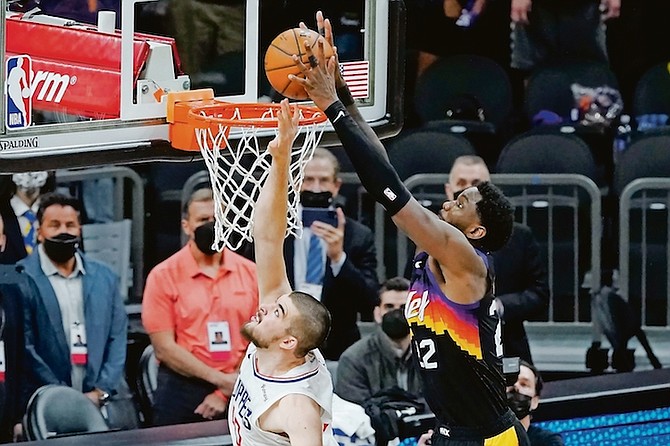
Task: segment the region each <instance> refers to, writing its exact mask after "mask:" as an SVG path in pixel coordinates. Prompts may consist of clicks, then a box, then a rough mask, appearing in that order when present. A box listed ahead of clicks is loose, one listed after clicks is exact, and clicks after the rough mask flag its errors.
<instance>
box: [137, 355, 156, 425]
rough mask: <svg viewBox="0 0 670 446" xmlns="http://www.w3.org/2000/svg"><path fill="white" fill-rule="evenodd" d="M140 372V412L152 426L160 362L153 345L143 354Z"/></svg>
mask: <svg viewBox="0 0 670 446" xmlns="http://www.w3.org/2000/svg"><path fill="white" fill-rule="evenodd" d="M138 372H139V373H138V374H137V383H136V388H137V393H138V397H139V400H140V410H141V411H142V413H143V414H144V422H145V423H147V424H150V423H151V418H152V415H153V406H154V392H155V391H156V388H157V387H158V361H157V360H156V354H155V353H154V347H153V345H151V344H149V345H148V346H147V347H146V348H145V349H144V351H143V352H142V356H140V361H139V371H138Z"/></svg>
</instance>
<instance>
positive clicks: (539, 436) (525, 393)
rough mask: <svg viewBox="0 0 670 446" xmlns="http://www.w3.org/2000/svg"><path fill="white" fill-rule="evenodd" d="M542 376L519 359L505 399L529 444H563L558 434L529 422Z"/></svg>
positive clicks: (538, 395)
mask: <svg viewBox="0 0 670 446" xmlns="http://www.w3.org/2000/svg"><path fill="white" fill-rule="evenodd" d="M542 386H543V383H542V376H541V375H540V372H539V371H538V370H537V369H536V368H535V367H534V366H533V365H531V364H529V363H527V362H526V361H523V360H522V361H521V364H520V367H519V377H518V379H517V380H516V382H515V383H514V386H512V387H509V388H508V389H507V401H508V402H509V405H510V408H511V409H512V411H513V412H514V413H515V414H516V416H517V418H519V420H520V421H521V424H522V425H523V427H524V428H526V433H527V434H528V439H529V440H530V444H531V446H563V438H561V436H560V434H557V433H554V432H551V431H549V430H547V429H542V428H541V427H538V426H535V425H533V424H531V418H532V412H533V411H534V410H535V409H537V406H538V405H539V404H540V395H541V394H542Z"/></svg>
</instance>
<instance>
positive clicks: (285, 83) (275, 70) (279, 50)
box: [265, 28, 333, 100]
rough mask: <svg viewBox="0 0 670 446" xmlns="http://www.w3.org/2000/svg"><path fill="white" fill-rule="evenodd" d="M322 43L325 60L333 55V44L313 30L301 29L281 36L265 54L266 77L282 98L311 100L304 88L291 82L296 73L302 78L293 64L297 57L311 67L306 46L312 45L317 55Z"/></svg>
mask: <svg viewBox="0 0 670 446" xmlns="http://www.w3.org/2000/svg"><path fill="white" fill-rule="evenodd" d="M318 40H322V41H323V49H324V53H325V57H326V58H328V57H331V56H332V55H333V48H332V47H331V46H330V44H329V43H328V42H327V41H326V40H325V39H324V38H323V37H322V36H320V35H319V33H317V32H316V31H312V30H304V29H302V28H293V29H289V30H286V31H284V32H283V33H281V34H279V35H278V36H277V37H275V39H274V40H273V41H272V43H271V44H270V47H269V48H268V50H267V51H266V52H265V75H266V76H267V77H268V81H270V85H272V88H274V89H275V90H276V91H277V92H278V93H280V94H281V95H282V96H285V97H287V98H291V99H298V100H304V99H309V96H307V92H306V91H305V89H304V88H302V85H300V84H298V83H297V82H292V81H290V80H289V78H288V75H289V74H294V75H296V76H300V75H301V73H300V69H299V68H298V67H297V66H296V65H295V62H293V58H292V56H293V55H294V54H295V55H297V56H298V57H300V59H301V60H302V63H304V64H305V65H307V66H309V60H308V58H307V54H306V52H305V43H309V44H310V45H311V47H312V48H313V51H314V52H315V53H318V49H317V41H318Z"/></svg>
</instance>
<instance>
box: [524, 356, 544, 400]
mask: <svg viewBox="0 0 670 446" xmlns="http://www.w3.org/2000/svg"><path fill="white" fill-rule="evenodd" d="M519 364H520V365H523V366H526V367H528V368H529V369H530V371H531V372H533V375H535V395H536V396H540V395H541V394H542V387H544V381H542V375H540V371H539V370H538V369H537V367H535V366H534V365H533V364H531V363H529V362H527V361H524V360H523V359H522V360H521V361H519Z"/></svg>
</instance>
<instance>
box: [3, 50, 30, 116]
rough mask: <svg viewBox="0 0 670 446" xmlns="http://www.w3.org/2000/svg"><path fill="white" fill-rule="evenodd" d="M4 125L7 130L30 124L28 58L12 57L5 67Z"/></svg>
mask: <svg viewBox="0 0 670 446" xmlns="http://www.w3.org/2000/svg"><path fill="white" fill-rule="evenodd" d="M5 70H6V71H5V72H6V73H7V82H5V98H6V104H7V106H6V107H5V125H6V126H7V128H8V129H23V128H26V127H28V126H30V124H31V119H32V114H33V101H32V97H31V96H32V89H31V85H30V75H31V73H32V71H33V61H32V60H31V59H30V56H13V57H10V58H8V59H7V63H6V66H5Z"/></svg>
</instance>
